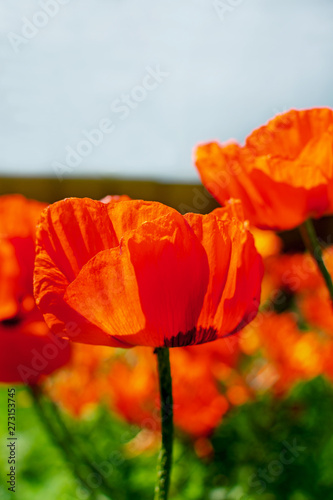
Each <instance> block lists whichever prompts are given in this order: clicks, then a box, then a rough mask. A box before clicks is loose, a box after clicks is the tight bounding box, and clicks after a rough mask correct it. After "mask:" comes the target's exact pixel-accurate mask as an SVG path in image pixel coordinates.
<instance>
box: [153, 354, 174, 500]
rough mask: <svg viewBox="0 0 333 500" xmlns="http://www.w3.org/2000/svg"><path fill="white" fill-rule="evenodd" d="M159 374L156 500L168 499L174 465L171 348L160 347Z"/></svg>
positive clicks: (158, 356)
mask: <svg viewBox="0 0 333 500" xmlns="http://www.w3.org/2000/svg"><path fill="white" fill-rule="evenodd" d="M155 354H156V355H157V366H158V376H159V383H160V394H161V421H162V446H161V450H160V453H159V457H158V464H157V480H156V486H155V497H154V499H155V500H167V498H168V491H169V485H170V472H171V466H172V442H173V401H172V380H171V372H170V359H169V349H168V348H167V347H158V348H157V349H155Z"/></svg>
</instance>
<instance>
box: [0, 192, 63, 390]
mask: <svg viewBox="0 0 333 500" xmlns="http://www.w3.org/2000/svg"><path fill="white" fill-rule="evenodd" d="M45 207H46V204H44V203H40V202H37V201H34V200H27V199H26V198H24V197H23V196H20V195H8V196H2V197H0V381H2V382H24V383H27V384H30V385H32V384H35V383H37V382H38V381H40V379H42V378H43V375H46V374H50V373H52V372H53V371H54V370H56V369H57V368H59V367H61V366H62V365H64V364H66V363H67V362H68V360H69V358H70V346H69V345H68V343H65V344H63V343H62V342H60V341H59V340H58V339H56V338H55V337H54V336H53V335H52V334H51V332H50V331H49V329H48V327H47V326H46V324H45V322H44V320H43V316H42V314H41V313H40V312H39V310H38V309H37V307H36V305H35V301H34V298H33V286H32V277H33V267H34V259H35V236H36V223H37V220H38V218H39V216H40V213H41V211H42V210H43V208H45Z"/></svg>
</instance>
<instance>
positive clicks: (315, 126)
mask: <svg viewBox="0 0 333 500" xmlns="http://www.w3.org/2000/svg"><path fill="white" fill-rule="evenodd" d="M258 125H259V124H258ZM332 152H333V111H332V110H331V109H330V108H313V109H305V110H290V111H288V112H285V113H283V114H278V115H276V116H274V117H273V118H272V119H271V120H270V121H269V122H268V123H267V124H265V125H261V126H258V128H257V129H256V130H254V131H253V132H251V133H249V135H248V137H247V139H246V141H245V143H244V145H240V144H238V143H236V142H235V141H230V140H229V138H228V137H225V138H221V142H220V143H219V142H210V143H203V144H199V145H197V146H196V147H195V151H194V157H193V168H194V169H197V171H198V174H199V176H200V179H201V182H202V186H199V185H198V186H192V187H190V186H187V187H186V186H183V187H182V186H177V185H174V186H168V187H167V186H165V187H164V188H162V187H161V186H160V187H156V189H155V190H154V188H153V187H152V186H151V185H149V183H146V184H145V183H142V184H140V183H137V184H135V183H134V184H131V183H130V182H128V183H127V184H126V182H119V181H118V182H117V181H114V182H113V181H112V179H109V180H108V181H107V182H105V183H100V184H98V186H97V182H95V183H88V184H85V183H84V182H82V183H81V181H77V182H72V183H71V182H70V181H68V182H67V181H64V183H63V184H62V186H61V187H59V190H57V188H56V187H55V186H56V183H57V181H56V180H54V181H53V182H51V183H50V186H52V189H50V190H49V191H47V190H43V189H41V187H40V186H41V184H38V182H36V183H35V185H34V183H31V184H29V183H28V182H27V183H26V184H25V185H23V184H22V189H16V190H14V189H13V185H11V184H10V181H8V180H4V183H3V192H2V194H1V196H0V235H1V238H0V282H1V287H0V383H1V385H0V398H1V405H0V406H1V416H0V422H1V436H2V442H1V449H0V472H1V485H0V498H4V499H6V500H7V499H11V498H13V497H15V494H16V496H17V498H20V500H30V499H34V500H39V499H40V500H41V499H44V498H49V499H50V500H58V499H59V500H62V499H64V500H67V499H68V500H70V499H74V500H75V499H78V500H81V499H82V500H84V499H88V498H91V499H94V500H107V499H114V500H118V499H119V500H127V499H128V500H130V499H139V500H140V499H142V500H143V499H147V498H154V499H155V500H161V499H163V500H166V499H168V498H169V499H174V500H180V499H184V500H197V499H198V500H199V499H202V500H282V499H287V500H317V499H319V498H321V497H323V498H326V499H328V500H330V499H332V500H333V477H332V473H331V470H332V462H333V440H332V414H333V362H332V359H333V306H332V301H333V283H332V276H333V243H332V231H333V218H332V215H333V161H332V158H333V156H332ZM6 183H7V184H6ZM90 184H91V185H90ZM16 185H17V186H20V184H19V183H17V184H16ZM127 188H128V189H127ZM163 189H164V190H163Z"/></svg>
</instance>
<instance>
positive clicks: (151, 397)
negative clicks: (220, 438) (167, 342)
mask: <svg viewBox="0 0 333 500" xmlns="http://www.w3.org/2000/svg"><path fill="white" fill-rule="evenodd" d="M153 357H154V354H153V351H152V350H150V349H146V348H143V347H137V348H135V349H134V350H131V351H127V352H126V354H125V355H122V356H118V358H115V359H114V362H113V363H112V365H111V368H110V374H109V387H110V394H111V408H112V409H113V410H115V411H116V412H117V413H118V414H119V415H121V416H122V417H123V418H125V419H126V420H127V421H128V422H130V423H132V424H137V425H139V426H140V427H142V428H146V429H149V430H150V431H153V432H156V431H159V430H160V427H161V417H160V402H159V394H158V377H157V373H156V370H155V363H154V359H153ZM208 361H209V360H208V359H207V358H206V356H205V355H204V356H202V357H201V358H199V357H197V356H193V350H192V349H190V350H187V349H186V348H180V349H173V350H172V351H171V364H172V379H173V412H174V421H175V425H176V426H177V427H178V428H179V429H182V430H183V431H184V432H186V433H188V434H190V435H191V436H194V437H196V436H206V435H208V434H210V433H211V432H212V431H213V430H214V428H215V427H216V426H217V425H218V424H219V423H220V421H221V419H222V416H223V415H224V414H225V413H226V411H227V410H228V407H229V405H228V402H227V400H226V398H225V397H224V396H223V394H221V393H220V392H219V390H218V384H217V380H216V379H215V377H214V376H213V374H212V372H211V369H210V365H209V363H208ZM189 366H190V367H191V369H190V370H189ZM198 414H200V418H198Z"/></svg>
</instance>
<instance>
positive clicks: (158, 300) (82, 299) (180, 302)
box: [65, 211, 208, 346]
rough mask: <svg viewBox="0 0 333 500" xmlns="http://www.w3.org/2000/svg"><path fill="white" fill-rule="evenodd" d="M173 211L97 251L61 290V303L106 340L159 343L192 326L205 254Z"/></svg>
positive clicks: (204, 279)
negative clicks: (108, 337)
mask: <svg viewBox="0 0 333 500" xmlns="http://www.w3.org/2000/svg"><path fill="white" fill-rule="evenodd" d="M173 212H174V211H172V212H171V213H169V214H168V215H165V216H163V217H160V218H159V219H157V220H156V221H152V222H145V223H144V224H142V225H141V226H139V227H138V228H137V229H136V230H135V231H132V232H130V233H128V234H127V235H126V236H125V237H124V239H123V240H122V241H121V244H120V248H119V249H118V248H115V249H112V250H109V251H104V252H101V253H99V254H98V255H97V256H96V257H94V258H93V259H91V261H90V262H89V263H88V264H87V265H86V266H84V267H83V269H82V271H81V272H80V274H79V275H78V277H77V278H76V280H75V281H74V282H73V283H72V284H71V285H70V286H69V287H68V288H67V291H66V294H65V300H66V302H67V303H68V304H69V305H70V306H71V307H72V308H73V309H75V310H76V311H77V312H79V313H81V314H82V315H83V314H84V316H85V317H87V318H88V320H89V321H90V322H91V323H93V324H95V325H97V326H98V327H99V328H101V329H102V330H104V331H106V332H108V334H109V335H111V336H112V338H117V339H119V340H123V339H124V340H125V341H126V342H128V343H130V344H133V345H135V344H140V345H151V346H163V345H164V343H165V340H166V339H170V338H174V337H177V335H179V334H185V333H186V332H187V331H189V330H191V329H192V328H193V327H194V326H195V324H196V321H197V319H198V316H199V313H200V309H201V306H202V302H203V298H204V295H205V292H206V288H207V283H208V264H207V257H206V254H205V251H204V249H203V247H202V246H201V244H200V242H199V241H198V239H197V238H196V236H195V235H194V233H193V231H192V230H191V228H190V227H189V226H188V224H187V223H186V222H185V221H184V219H183V217H182V216H181V215H180V214H178V213H177V212H175V214H174V213H173ZM129 312H130V313H129Z"/></svg>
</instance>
